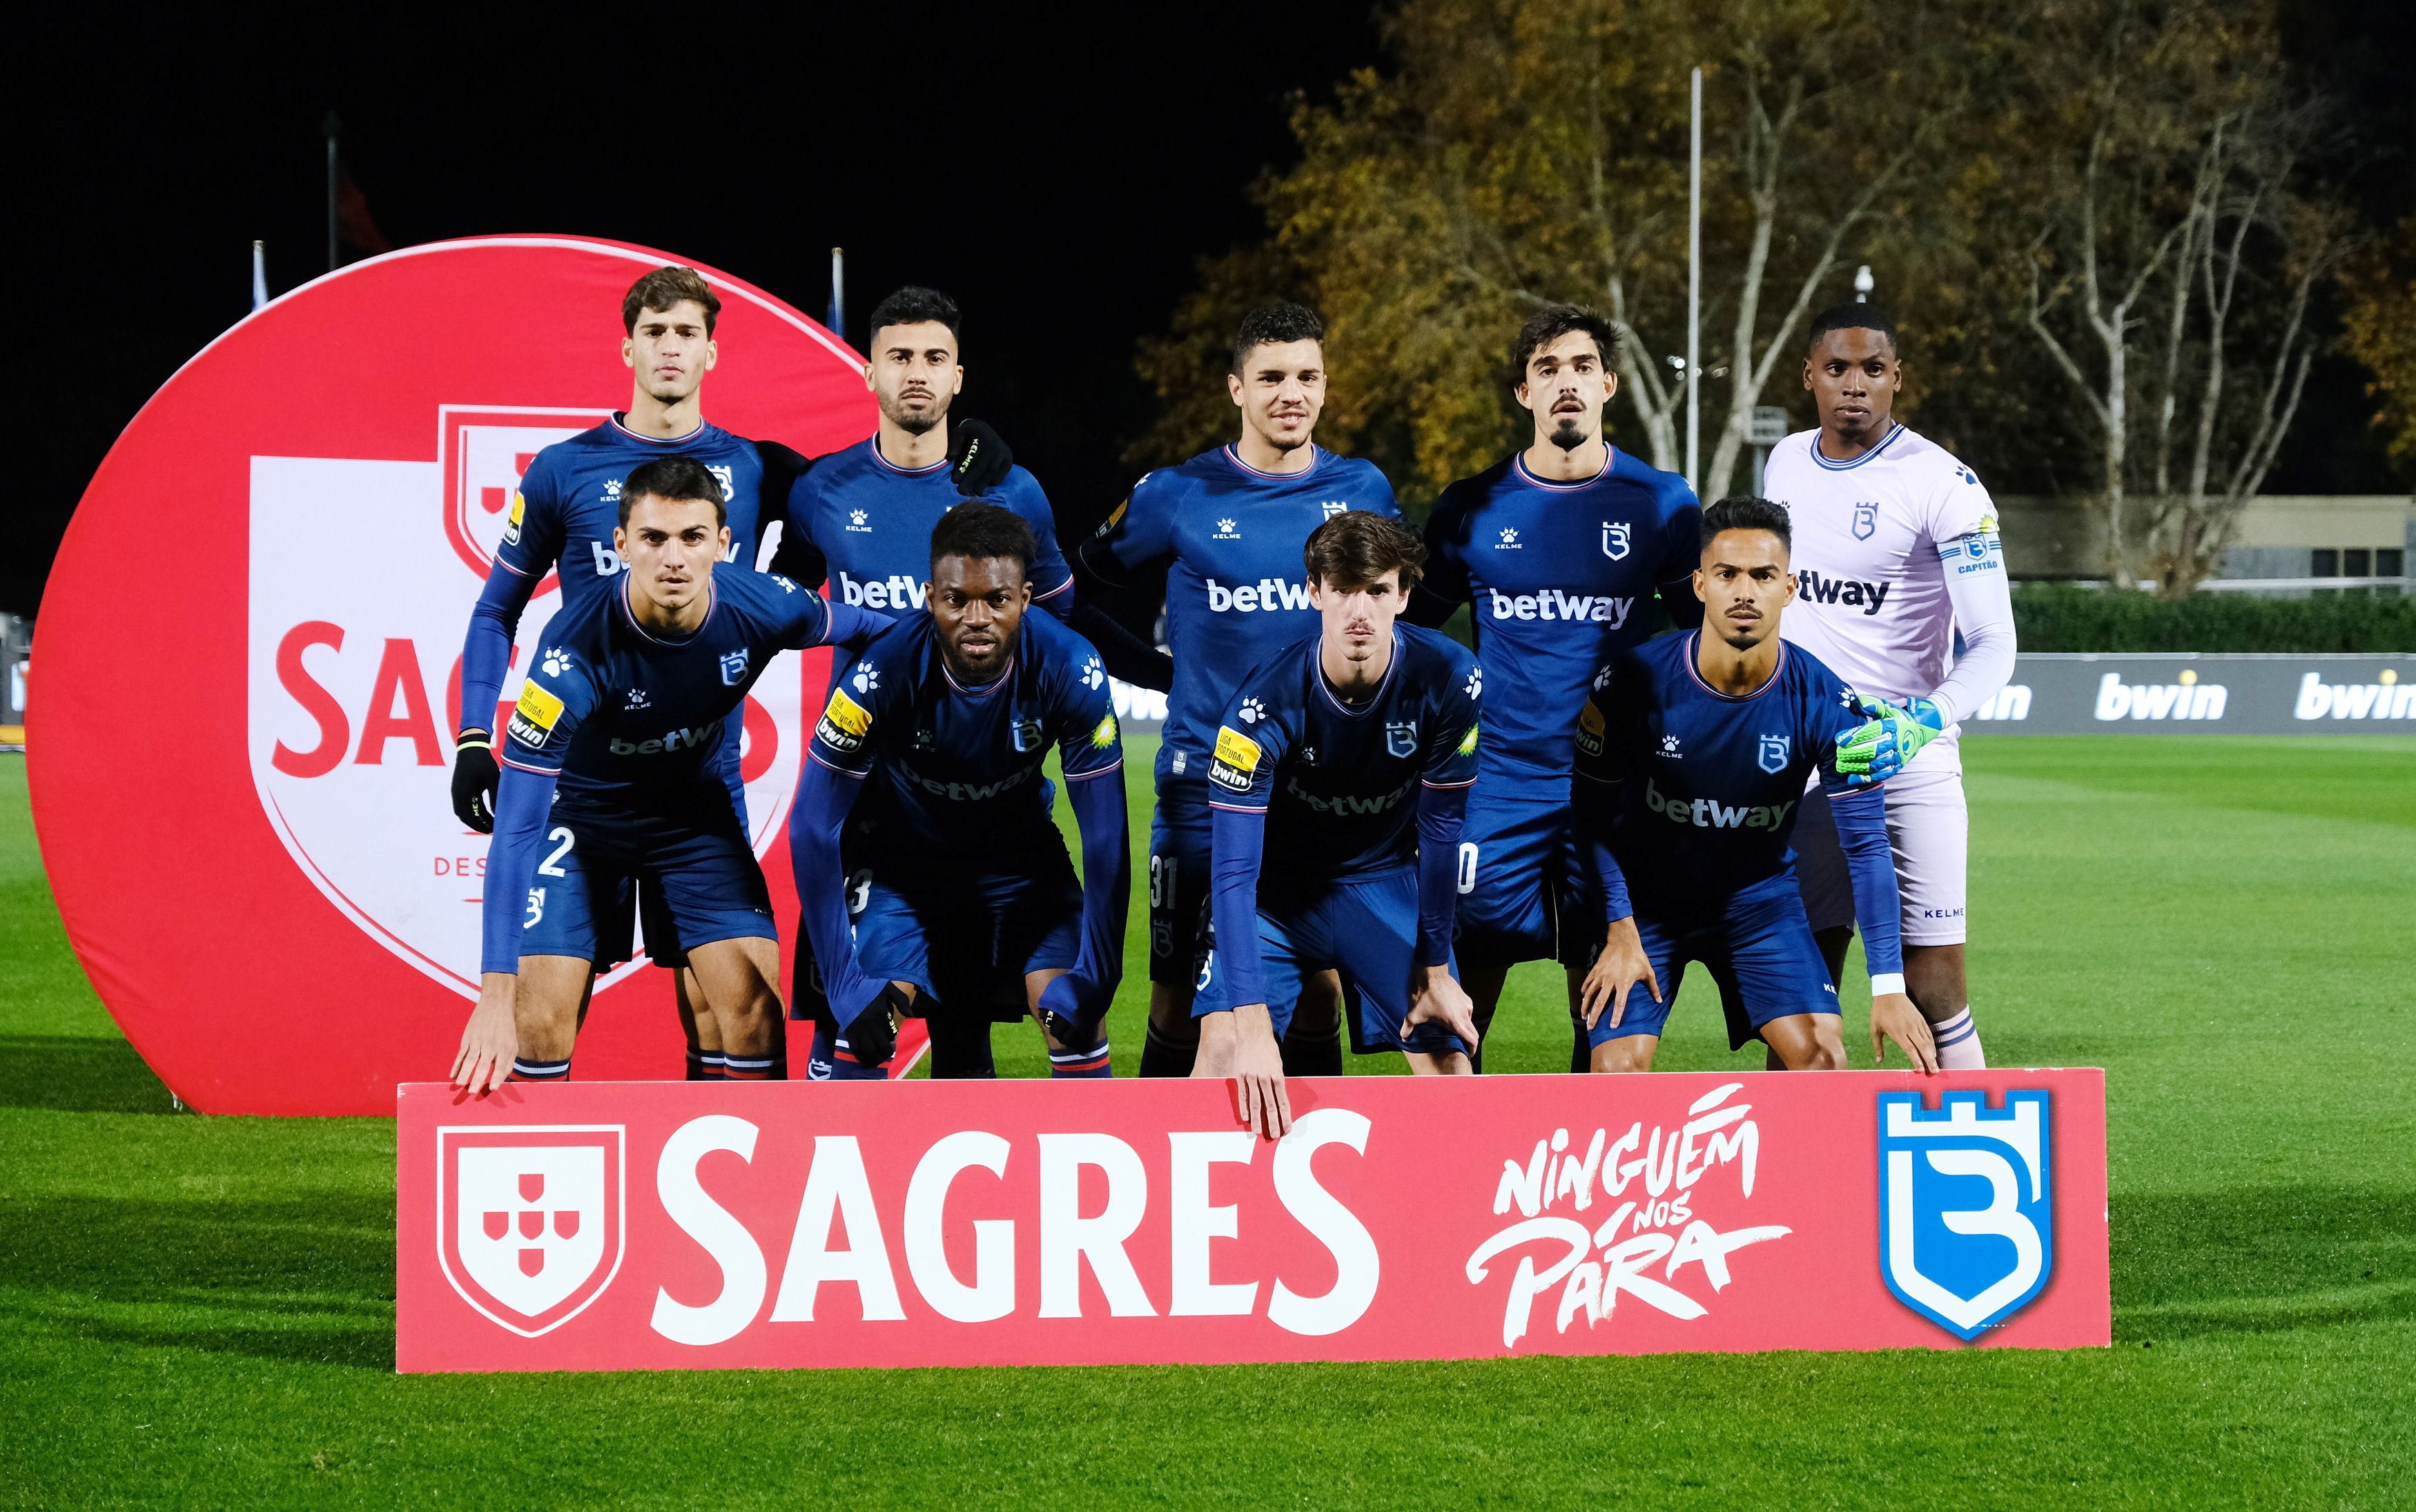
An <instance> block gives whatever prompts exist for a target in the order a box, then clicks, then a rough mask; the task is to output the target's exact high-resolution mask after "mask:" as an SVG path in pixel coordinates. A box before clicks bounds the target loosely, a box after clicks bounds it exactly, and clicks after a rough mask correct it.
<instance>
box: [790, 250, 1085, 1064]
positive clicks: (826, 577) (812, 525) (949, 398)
mask: <svg viewBox="0 0 2416 1512" xmlns="http://www.w3.org/2000/svg"><path fill="white" fill-rule="evenodd" d="M961 326H962V319H961V316H960V315H959V311H958V308H957V303H956V301H955V300H953V299H950V298H949V297H948V296H947V295H946V294H944V293H942V292H939V291H938V290H936V289H921V288H914V287H912V286H910V287H907V288H904V289H900V290H898V291H897V292H895V293H892V294H891V295H889V296H888V297H887V298H886V299H883V301H882V302H881V303H880V304H878V305H876V306H874V307H873V309H872V334H871V338H870V342H869V349H870V356H869V358H868V360H867V362H866V363H865V365H864V382H865V386H866V387H867V388H868V389H870V390H871V391H872V395H873V398H874V400H875V401H876V402H877V403H878V405H879V406H880V410H881V424H880V428H879V429H877V430H876V431H874V432H873V434H872V435H871V436H870V437H869V438H868V439H866V440H864V441H862V442H857V443H856V444H855V445H853V446H850V447H847V448H846V449H844V450H842V451H838V452H834V453H832V454H831V455H830V456H828V457H821V458H818V459H817V460H816V461H815V463H814V466H813V471H811V472H808V473H806V474H805V475H804V476H802V477H800V478H798V479H797V480H796V483H795V484H794V486H793V487H792V488H791V489H790V491H789V496H788V518H787V523H786V525H785V526H784V527H783V528H782V532H781V537H780V545H779V547H778V550H777V551H776V553H775V554H774V557H773V562H772V570H773V571H775V572H777V573H779V574H780V575H781V576H786V577H792V578H794V579H795V580H796V581H798V582H800V583H803V584H805V585H806V586H807V587H808V588H820V587H822V586H823V583H825V582H827V583H828V584H829V585H830V591H831V597H832V598H833V599H834V600H835V601H838V602H840V603H845V604H850V605H854V606H859V607H862V608H866V609H869V610H871V611H872V612H873V613H875V614H879V615H883V616H884V617H886V618H889V619H892V620H895V619H899V618H902V617H904V616H906V615H910V614H912V613H914V611H915V610H917V609H919V608H921V607H922V606H923V583H924V577H925V575H926V573H927V571H928V569H929V566H930V545H931V531H932V528H933V527H935V526H936V525H938V524H939V522H940V516H943V515H944V514H946V513H947V512H948V511H949V510H951V509H953V508H955V507H956V506H957V505H958V504H959V503H961V502H963V501H964V499H965V498H966V497H968V496H969V495H976V494H977V495H979V496H980V497H982V498H984V499H986V500H987V501H988V502H991V503H994V504H998V505H1000V506H1002V507H1004V508H1006V509H1009V510H1012V511H1013V512H1014V513H1015V514H1016V515H1018V516H1020V517H1021V518H1022V519H1023V521H1024V523H1025V524H1026V525H1028V526H1029V527H1030V528H1031V530H1032V534H1033V539H1034V555H1033V558H1032V562H1031V572H1030V575H1029V576H1030V579H1031V583H1032V589H1033V597H1034V601H1035V602H1037V603H1039V604H1040V605H1041V606H1043V607H1045V608H1047V609H1049V612H1051V613H1052V614H1055V615H1056V616H1057V617H1058V618H1060V619H1061V620H1062V619H1064V618H1065V617H1066V616H1067V615H1069V614H1071V613H1072V612H1073V608H1074V579H1073V574H1072V573H1071V572H1070V571H1069V570H1068V569H1067V567H1066V565H1065V556H1064V554H1063V553H1062V552H1060V551H1059V550H1058V548H1057V526H1056V521H1055V518H1054V516H1052V515H1051V513H1050V511H1049V500H1048V496H1047V495H1045V494H1043V493H1042V492H1041V491H1040V485H1039V484H1038V483H1037V482H1035V481H1034V479H1033V476H1032V474H1031V473H1030V472H1025V471H1024V470H1023V469H1022V468H1019V467H1016V466H1013V465H1012V463H1011V462H1008V461H1007V460H1006V459H1005V458H1004V457H1003V456H999V457H991V458H990V459H989V469H990V471H991V472H994V473H995V474H996V476H995V479H994V481H991V482H989V484H988V485H987V486H986V487H977V488H976V487H969V486H968V484H967V482H966V480H965V478H964V476H963V471H964V467H965V465H966V464H968V463H974V462H980V461H982V460H983V457H984V453H985V450H986V449H987V448H991V447H996V446H997V445H998V438H997V436H996V434H995V433H994V432H992V431H990V430H989V427H978V428H977V429H975V430H974V431H973V432H972V434H971V436H970V437H968V436H967V435H965V434H962V433H961V432H962V431H963V429H964V427H956V428H957V430H958V431H959V434H958V435H957V437H956V443H955V447H954V448H953V450H952V447H951V440H950V437H951V427H950V425H949V423H948V412H949V409H950V407H951V406H952V405H953V404H954V403H955V401H956V398H957V396H958V395H959V393H960V392H961V391H962V390H963V387H964V381H965V369H964V364H963V362H962V361H961V352H962V350H963V349H962V344H961V342H960V340H959V331H960V329H961ZM975 424H976V425H977V424H978V423H975ZM968 447H970V450H969V451H968V450H967V448H968ZM952 478H953V479H954V481H953V482H952V481H951V480H952ZM801 780H802V779H801ZM798 824H799V819H798V816H797V813H796V811H795V810H792V811H791V814H790V832H789V847H790V855H791V857H792V858H793V859H795V858H797V857H798V856H799V854H800V852H799V850H798V840H799V831H798ZM800 886H801V887H802V883H801V884H800ZM798 944H799V947H800V949H799V950H798V951H797V952H796V958H795V962H794V966H793V990H792V994H791V998H790V1010H791V1012H792V1013H793V1015H794V1016H796V1017H798V1018H800V1019H803V1018H808V1017H811V1016H813V1015H814V1014H815V1013H816V1012H817V1011H818V1005H819V1004H820V1002H821V999H822V984H821V982H820V981H819V979H818V976H817V973H816V972H815V969H814V962H815V959H816V958H815V956H814V955H813V953H812V951H809V950H807V949H804V948H803V947H804V946H805V944H806V941H805V939H804V938H803V932H800V938H799V941H798Z"/></svg>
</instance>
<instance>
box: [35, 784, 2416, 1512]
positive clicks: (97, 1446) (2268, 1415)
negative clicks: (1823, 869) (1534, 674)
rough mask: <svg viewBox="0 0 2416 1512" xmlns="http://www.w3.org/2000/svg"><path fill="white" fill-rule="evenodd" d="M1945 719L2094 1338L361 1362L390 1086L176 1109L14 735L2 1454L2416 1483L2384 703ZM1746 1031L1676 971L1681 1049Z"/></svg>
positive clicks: (1823, 1495)
mask: <svg viewBox="0 0 2416 1512" xmlns="http://www.w3.org/2000/svg"><path fill="white" fill-rule="evenodd" d="M1145 755H1146V753H1142V752H1136V753H1135V758H1136V759H1135V761H1134V765H1133V770H1134V771H1146V765H1145V760H1144V759H1143V758H1144V757H1145ZM1966 757H1967V762H1968V765H1969V768H1970V771H1971V783H1970V788H1971V805H1972V819H1973V845H1972V864H1971V882H1972V898H1973V915H1974V918H1975V920H1976V921H1977V922H1976V931H1977V938H1976V943H1975V945H1974V947H1973V951H1972V981H1973V997H1974V1001H1975V1004H1976V1006H1977V1009H1978V1015H1979V1019H1980V1023H1981V1025H1982V1026H1983V1029H1984V1032H1985V1034H1986V1040H1987V1045H1988V1050H1989V1054H1990V1056H1991V1058H1992V1059H1994V1060H1995V1061H1996V1062H1998V1063H1999V1064H2003V1065H2038V1064H2048V1065H2098V1066H2104V1067H2105V1068H2106V1071H2107V1092H2108V1097H2109V1100H2110V1117H2111V1123H2110V1135H2111V1158H2112V1162H2113V1167H2112V1172H2111V1175H2112V1208H2113V1247H2114V1248H2113V1256H2114V1339H2115V1342H2114V1346H2113V1348H2111V1349H2108V1350H2091V1351H2081V1352H2076V1353H2072V1354H2030V1353H2016V1352H1996V1351H1989V1352H1962V1353H1935V1354H1931V1353H1905V1354H1880V1355H1750V1356H1716V1355H1695V1356H1661V1357H1657V1358H1648V1359H1597V1360H1527V1361H1518V1362H1487V1363H1458V1364H1435V1365H1381V1366H1291V1367H1228V1368H1216V1369H1192V1368H1186V1369H1115V1370H956V1371H938V1370H924V1371H898V1372H864V1371H857V1372H827V1373H825V1372H810V1371H799V1372H791V1373H728V1374H722V1373H698V1374H658V1375H622V1376H551V1377H539V1376H521V1377H502V1378H479V1379H472V1378H466V1377H451V1378H448V1377H415V1378H401V1377H398V1376H396V1375H395V1374H394V1373H393V1257H394V1250H393V1246H394V1227H393V1173H394V1130H393V1125H392V1124H391V1122H389V1121H385V1120H378V1119H356V1120H328V1121H302V1120H296V1121H273V1120H265V1119H249V1118H204V1117H199V1116H195V1115H190V1114H178V1113H174V1112H172V1111H171V1109H170V1106H169V1100H168V1097H167V1095H166V1093H165V1091H164V1089H163V1088H162V1087H161V1086H160V1085H159V1083H158V1082H157V1081H156V1080H155V1079H154V1078H153V1077H152V1076H151V1075H150V1073H149V1072H148V1071H147V1070H145V1069H144V1068H143V1065H142V1063H141V1062H140V1061H139V1060H137V1059H136V1057H135V1056H134V1055H133V1054H132V1053H131V1052H130V1051H129V1050H128V1047H127V1045H126V1042H125V1041H124V1040H122V1039H121V1038H120V1037H119V1036H118V1034H117V1032H116V1030H115V1028H114V1027H113V1025H112V1024H111V1022H110V1020H109V1017H108V1015H107V1014H106V1013H105V1012H103V1011H102V1010H101V1008H100V1005H99V1004H98V1002H97V1001H96V1000H95V999H94V997H93V996H92V993H91V991H90V989H89V988H88V987H87V986H86V985H85V983H84V980H83V975H82V973H81V971H80V970H79V969H78V967H77V966H76V964H75V962H74V960H73V958H72V957H71V956H70V954H69V953H68V949H67V946H66V943H65V940H64V938H63V937H62V936H61V933H60V929H59V923H58V918H57V914H56V913H55V911H54V910H53V906H52V904H51V901H50V894H49V892H48V890H47V888H46V887H45V885H44V883H43V879H42V870H41V863H40V859H39V857H38V853H37V851H36V848H35V846H34V841H33V834H32V830H31V826H30V823H29V821H28V819H27V817H26V811H25V801H24V775H23V761H22V758H19V757H13V756H11V757H6V758H0V1496H5V1498H6V1499H7V1500H8V1502H9V1503H11V1504H14V1505H28V1506H62V1507H64V1506H115V1505H174V1506H243V1507H266V1506H282V1505H314V1506H316V1505H329V1506H338V1505H341V1506H350V1505H374V1506H385V1505H396V1506H403V1505H409V1506H429V1505H463V1506H477V1507H482V1508H493V1507H506V1506H523V1505H526V1506H573V1505H615V1506H670V1505H713V1506H805V1505H836V1506H844V1507H871V1506H887V1505H898V1506H930V1505H939V1504H943V1503H945V1504H947V1505H952V1506H958V1507H974V1506H1036V1505H1048V1506H1057V1505H1063V1506H1086V1505H1101V1504H1119V1505H1231V1506H1237V1507H1244V1506H1246V1507H1269V1506H1276V1505H1286V1506H1291V1505H1299V1506H1322V1505H1350V1506H1404V1507H1410V1506H1419V1507H1423V1506H1478V1505H1486V1506H1503V1507H1509V1506H1519V1507H1526V1506H1543V1505H1567V1506H1587V1507H1599V1506H1606V1505H1613V1504H1619V1505H1651V1506H1664V1505H1667V1506H1719V1507H1743V1506H1778V1505H1785V1506H1831V1505H1841V1506H1843V1505H1852V1506H1868V1505H1881V1506H1888V1507H1893V1508H1916V1507H1920V1508H1926V1507H1956V1508H1961V1507H1981V1506H2004V1507H2031V1506H2040V1505H2070V1506H2088V1507H2100V1506H2134V1505H2159V1506H2177V1507H2178V1506H2189V1507H2199V1506H2211V1505H2270V1506H2281V1505H2293V1506H2325V1507H2332V1506H2342V1507H2348V1506H2370V1507H2391V1506H2395V1507H2408V1506H2410V1505H2416V1092H2411V1090H2410V1087H2411V1082H2410V1074H2411V1073H2410V1067H2411V1066H2416V970H2411V968H2410V955H2409V943H2410V938H2411V927H2410V922H2409V920H2410V905H2411V904H2412V903H2416V741H2411V740H2404V739H2398V738H2365V739H2356V738H2349V739H2323V738H2303V739H2295V740H2271V741H2259V740H2245V739H2241V740H2234V739H2215V738H2205V737H2198V738H2188V737H2180V738H2173V737H2167V738H2154V737H2106V738H2094V739H2078V740H2049V739H2007V738H2003V737H1997V738H1989V737H1980V738H1977V739H1974V740H1972V741H1970V742H1968V743H1967V751H1966ZM1141 786H1142V785H1141V784H1140V783H1136V784H1134V787H1135V797H1136V800H1137V801H1139V800H1140V799H1141V796H1142V795H1141V793H1140V787H1141ZM1137 812H1138V811H1137ZM161 864H176V862H175V861H173V860H171V859H169V858H166V857H164V856H163V858H162V861H161ZM196 885H206V878H202V877H197V878H196ZM1141 938H1142V936H1140V932H1139V931H1136V932H1135V934H1134V936H1133V939H1134V942H1135V944H1136V945H1137V946H1138V945H1139V944H1140V941H1141ZM274 976H275V974H274V972H273V971H269V972H267V973H265V974H264V982H263V990H264V991H266V990H272V985H273V982H274ZM1558 991H1559V989H1558V986H1557V984H1556V983H1555V982H1553V981H1551V980H1549V978H1548V976H1547V975H1545V974H1544V973H1543V972H1541V971H1538V970H1536V968H1533V967H1529V968H1526V969H1525V970H1524V971H1522V973H1521V974H1520V976H1519V977H1518V978H1517V979H1515V981H1514V996H1513V1000H1512V1001H1511V1002H1510V1003H1509V1004H1507V1005H1505V1007H1504V1010H1503V1015H1502V1025H1501V1027H1500V1030H1499V1038H1498V1039H1497V1040H1496V1042H1495V1047H1494V1049H1493V1051H1492V1057H1491V1058H1492V1062H1493V1064H1494V1066H1495V1067H1496V1068H1497V1069H1498V1070H1554V1069H1558V1068H1561V1067H1563V1066H1564V1065H1565V1064H1566V1061H1565V1056H1566V1055H1567V1043H1568V1041H1567V1034H1566V1029H1565V1027H1564V1023H1565V1021H1564V1019H1563V1015H1562V1012H1561V1010H1560V1008H1559V1007H1558V1003H1557V999H1558ZM1125 993H1126V996H1125V1000H1124V1001H1123V1002H1122V1003H1121V1004H1120V1006H1119V1008H1118V1010H1117V1012H1116V1016H1115V1018H1114V1020H1113V1025H1114V1027H1115V1030H1116V1033H1117V1035H1118V1036H1119V1038H1120V1043H1121V1045H1122V1050H1121V1056H1122V1058H1123V1059H1124V1060H1125V1070H1130V1063H1131V1060H1132V1058H1133V1057H1134V1054H1135V1052H1136V1051H1137V1050H1138V1048H1139V1041H1140V1032H1139V1031H1140V1007H1139V1005H1140V1001H1141V998H1142V993H1143V987H1142V984H1141V982H1140V972H1139V971H1137V970H1136V971H1135V972H1133V974H1132V975H1131V976H1130V977H1128V979H1127V986H1126V989H1125ZM1848 998H1849V1001H1855V1000H1857V999H1856V998H1855V996H1854V994H1853V992H1852V991H1850V992H1849V994H1848ZM295 1006H296V1009H297V1012H298V1013H299V1014H300V1015H302V1016H303V1017H305V1018H307V1015H308V1012H309V1005H308V1004H307V1003H297V1004H296V1005H295ZM1857 1027H1858V1016H1852V1017H1850V1022H1849V1029H1850V1032H1849V1034H1848V1037H1847V1038H1848V1043H1849V1046H1850V1047H1852V1046H1853V1044H1854V1038H1855V1036H1854V1033H1853V1032H1852V1031H1853V1030H1855V1029H1856V1028H1857ZM304 1032H307V1031H304ZM1033 1040H1034V1036H1033V1034H1032V1031H1030V1030H1029V1029H1028V1028H1020V1027H1018V1026H1008V1027H1005V1028H1003V1029H1002V1030H1001V1031H1000V1033H999V1036H998V1045H999V1049H1000V1058H1001V1061H1002V1063H1003V1066H1004V1069H1006V1070H1008V1071H1009V1072H1010V1073H1015V1072H1027V1073H1028V1072H1034V1071H1036V1070H1039V1068H1040V1065H1041V1060H1040V1056H1039V1054H1038V1051H1037V1048H1036V1045H1035V1044H1034V1042H1033ZM1865 1046H1866V1041H1865ZM1856 1059H1857V1063H1858V1064H1859V1063H1863V1059H1864V1057H1863V1055H1862V1054H1861V1052H1860V1051H1858V1052H1857V1055H1856ZM1750 1060H1751V1057H1749V1056H1748V1057H1744V1058H1742V1059H1740V1060H1737V1061H1733V1062H1732V1061H1730V1060H1729V1057H1728V1055H1727V1052H1726V1050H1725V1047H1724V1045H1723V1044H1722V1042H1721V1041H1720V1040H1719V1038H1718V1027H1717V1022H1716V1014H1715V1013H1714V1012H1713V1011H1711V1010H1710V1004H1709V1003H1708V1002H1707V1001H1706V1000H1704V999H1703V998H1701V997H1691V996H1690V1000H1689V1001H1685V1002H1682V1004H1681V1005H1680V1008H1679V1011H1678V1014H1677V1020H1676V1028H1675V1032H1674V1034H1673V1037H1672V1039H1671V1040H1670V1041H1669V1044H1668V1046H1667V1048H1666V1050H1665V1052H1664V1057H1663V1063H1664V1064H1665V1065H1666V1066H1670V1067H1674V1068H1680V1069H1692V1068H1707V1067H1714V1066H1722V1065H1729V1064H1737V1065H1744V1064H1749V1063H1750ZM439 1070H440V1068H437V1067H432V1066H431V1067H430V1068H429V1071H430V1074H431V1075H432V1074H435V1073H437V1072H438V1071H439Z"/></svg>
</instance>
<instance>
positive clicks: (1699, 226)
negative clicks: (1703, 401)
mask: <svg viewBox="0 0 2416 1512" xmlns="http://www.w3.org/2000/svg"><path fill="white" fill-rule="evenodd" d="M1694 95H1695V99H1694V123H1693V129H1692V131H1691V132H1690V133H1689V136H1690V139H1691V140H1690V143H1689V146H1688V148H1687V159H1688V164H1687V172H1686V487H1689V488H1692V487H1696V483H1695V478H1696V473H1697V466H1696V464H1697V462H1698V461H1699V458H1700V456H1701V452H1702V434H1703V427H1702V419H1701V416H1700V415H1699V413H1698V412H1697V411H1696V408H1695V400H1696V397H1697V393H1698V384H1699V378H1698V376H1697V375H1699V373H1701V371H1702V370H1703V362H1702V341H1703V70H1702V69H1700V68H1697V69H1696V70H1695V90H1694Z"/></svg>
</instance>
